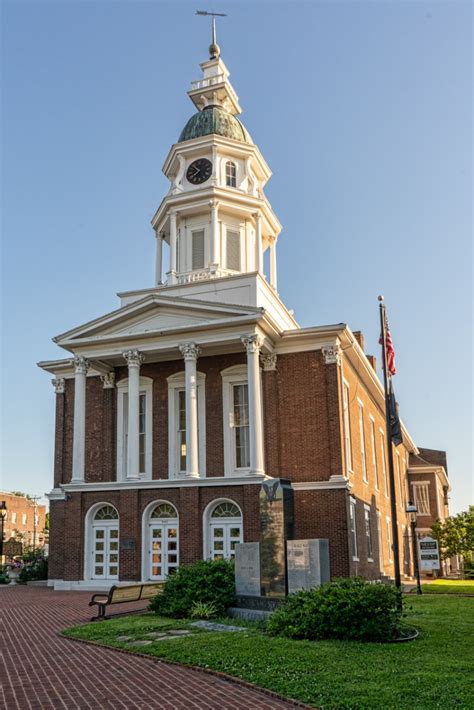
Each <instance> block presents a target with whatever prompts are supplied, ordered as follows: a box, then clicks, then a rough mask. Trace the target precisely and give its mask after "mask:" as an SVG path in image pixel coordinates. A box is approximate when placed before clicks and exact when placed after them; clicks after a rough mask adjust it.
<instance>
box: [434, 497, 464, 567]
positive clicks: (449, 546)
mask: <svg viewBox="0 0 474 710" xmlns="http://www.w3.org/2000/svg"><path fill="white" fill-rule="evenodd" d="M431 534H432V536H433V537H434V538H435V539H436V540H438V543H439V547H440V551H441V557H442V559H443V560H446V559H448V558H449V557H453V555H462V556H463V557H465V558H466V559H467V560H470V559H471V557H472V553H473V550H474V506H473V505H471V506H470V507H469V510H466V511H465V512H464V513H458V515H453V516H451V517H449V518H446V520H437V521H436V522H435V524H434V525H433V526H432V528H431Z"/></svg>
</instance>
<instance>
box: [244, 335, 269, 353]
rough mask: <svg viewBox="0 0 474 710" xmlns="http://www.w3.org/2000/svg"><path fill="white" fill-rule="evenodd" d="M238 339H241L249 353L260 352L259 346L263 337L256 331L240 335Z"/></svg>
mask: <svg viewBox="0 0 474 710" xmlns="http://www.w3.org/2000/svg"><path fill="white" fill-rule="evenodd" d="M240 340H241V341H242V343H243V345H244V347H245V349H246V351H247V353H248V354H249V355H250V354H251V353H258V352H260V348H261V347H262V345H263V338H262V336H261V335H259V334H258V333H252V334H250V335H242V337H241V338H240Z"/></svg>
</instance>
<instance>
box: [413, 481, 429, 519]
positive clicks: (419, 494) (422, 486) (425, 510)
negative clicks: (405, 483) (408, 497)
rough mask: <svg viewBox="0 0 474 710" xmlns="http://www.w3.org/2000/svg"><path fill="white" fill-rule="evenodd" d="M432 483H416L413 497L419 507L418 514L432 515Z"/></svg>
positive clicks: (417, 507)
mask: <svg viewBox="0 0 474 710" xmlns="http://www.w3.org/2000/svg"><path fill="white" fill-rule="evenodd" d="M429 486H430V484H429V483H414V484H413V497H414V499H415V500H414V503H415V505H416V509H417V515H430V488H429Z"/></svg>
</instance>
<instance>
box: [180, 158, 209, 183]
mask: <svg viewBox="0 0 474 710" xmlns="http://www.w3.org/2000/svg"><path fill="white" fill-rule="evenodd" d="M211 175H212V163H211V161H210V160H208V159H207V158H199V159H198V160H195V161H194V163H191V165H190V166H189V168H188V169H187V171H186V177H187V179H188V181H189V182H190V183H192V184H193V185H200V184H201V183H202V182H206V180H209V178H210V177H211Z"/></svg>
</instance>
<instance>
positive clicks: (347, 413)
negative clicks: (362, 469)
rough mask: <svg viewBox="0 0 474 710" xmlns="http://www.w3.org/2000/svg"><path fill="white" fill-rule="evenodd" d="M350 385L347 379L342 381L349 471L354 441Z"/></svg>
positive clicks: (345, 447)
mask: <svg viewBox="0 0 474 710" xmlns="http://www.w3.org/2000/svg"><path fill="white" fill-rule="evenodd" d="M350 393H351V390H350V387H349V383H348V382H347V380H343V381H342V418H343V427H344V451H345V459H346V469H347V473H353V470H352V441H351V412H350Z"/></svg>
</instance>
